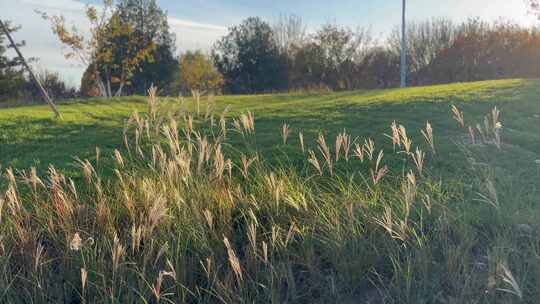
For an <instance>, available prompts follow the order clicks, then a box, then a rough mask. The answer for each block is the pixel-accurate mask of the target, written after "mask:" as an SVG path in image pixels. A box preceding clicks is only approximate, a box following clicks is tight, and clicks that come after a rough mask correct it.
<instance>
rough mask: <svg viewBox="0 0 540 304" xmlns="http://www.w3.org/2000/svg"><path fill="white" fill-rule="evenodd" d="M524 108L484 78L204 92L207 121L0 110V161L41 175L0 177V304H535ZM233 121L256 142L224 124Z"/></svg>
mask: <svg viewBox="0 0 540 304" xmlns="http://www.w3.org/2000/svg"><path fill="white" fill-rule="evenodd" d="M539 96H540V81H538V80H499V81H484V82H474V83H463V84H450V85H440V86H430V87H418V88H408V89H392V90H378V91H357V92H343V93H332V94H314V93H313V94H276V95H258V96H224V97H216V98H215V100H213V101H212V102H207V101H206V100H204V101H203V102H202V104H201V108H202V109H203V110H202V111H203V112H205V110H204V109H205V108H206V107H207V105H210V106H211V107H212V108H213V111H212V113H215V115H216V117H217V118H215V119H214V120H212V119H209V118H204V114H201V115H196V114H188V115H186V110H187V113H194V112H195V109H196V106H195V105H194V102H193V101H192V100H188V101H186V102H185V103H183V102H181V101H180V100H176V99H172V98H168V99H167V98H164V99H161V100H160V101H159V102H158V106H157V107H155V108H154V107H151V106H149V104H147V98H145V97H124V98H117V99H112V100H100V99H93V100H84V101H73V102H70V103H65V104H61V105H60V106H59V108H60V111H61V112H62V114H63V118H62V120H59V121H56V120H54V119H52V114H51V113H50V112H49V110H48V109H47V107H46V106H25V107H14V108H6V109H0V164H1V165H2V167H3V168H7V167H14V168H15V169H17V170H20V169H25V168H28V167H31V166H36V167H37V168H38V170H39V173H38V174H35V173H34V172H28V171H25V172H23V173H21V174H19V172H15V173H12V172H11V171H10V170H4V173H5V174H3V176H2V178H0V190H1V192H0V302H1V303H4V302H5V303H30V302H31V303H55V302H62V301H63V302H64V303H104V302H107V303H109V302H110V303H407V304H417V303H486V304H487V303H490V304H492V303H537V302H538V299H539V298H540V291H539V289H538V286H540V285H539V284H540V222H539V220H538V219H540V204H539V202H540V191H539V190H540V188H539V187H538V180H539V178H540V163H539V161H538V160H539V159H540V155H539V154H540V135H539V134H540V127H539V125H540V124H539V122H540V100H538V98H539ZM452 106H455V107H457V108H458V109H459V110H460V111H462V112H463V114H464V127H460V126H459V124H458V122H457V121H456V120H455V119H454V118H453V117H452V111H451V107H452ZM227 107H228V109H229V111H228V112H227V115H226V116H227V119H226V121H227V123H226V124H225V125H226V126H227V128H225V132H224V129H222V128H221V127H220V119H219V115H220V113H221V112H222V111H223V110H224V109H225V108H227ZM494 107H496V108H497V109H499V110H500V112H501V114H500V121H501V122H502V129H501V128H499V127H500V125H498V124H495V123H494V122H493V120H488V121H485V120H484V119H485V117H486V115H492V114H491V113H493V112H492V109H494ZM149 109H150V110H149ZM147 110H148V113H144V112H146V111H147ZM133 111H139V112H141V114H140V116H139V118H138V120H137V122H134V121H133V120H129V121H130V125H129V128H127V129H126V130H127V131H126V134H127V138H128V142H129V149H126V148H124V146H123V144H122V142H123V132H124V126H125V125H126V121H128V119H129V118H128V117H130V115H131V114H132V113H133ZM247 111H250V112H253V113H254V114H255V125H254V128H255V131H254V132H251V129H250V127H249V123H247V124H244V125H242V124H241V123H240V122H239V123H238V128H235V127H234V122H233V121H234V119H235V118H238V117H241V116H242V115H243V114H245V113H247ZM152 113H156V114H155V115H153V114H152ZM189 115H193V116H192V117H194V123H193V126H192V125H191V124H190V123H189V121H190V119H189V118H188V117H191V116H189ZM394 120H395V121H396V122H397V124H398V125H404V127H405V128H406V133H407V134H406V135H405V134H404V133H405V132H404V131H400V133H399V134H400V135H399V136H398V137H399V138H400V140H399V144H397V145H393V143H392V139H391V138H389V136H386V134H392V132H391V129H390V125H391V123H392V121H394ZM427 121H429V122H430V123H431V125H432V127H433V134H434V142H435V145H434V146H435V149H436V153H434V152H433V151H432V149H431V148H430V145H429V144H428V143H427V142H426V140H424V137H423V135H422V133H421V130H422V129H425V128H426V122H427ZM485 122H486V124H487V125H488V128H486V129H489V130H488V131H486V132H488V133H489V132H491V133H489V134H488V135H485V136H486V138H487V139H486V140H482V136H483V135H482V134H481V133H480V132H479V131H478V130H477V131H475V140H474V142H473V140H472V139H471V137H470V136H469V135H468V129H467V127H468V126H472V127H476V126H477V124H479V125H480V126H483V125H484V123H485ZM284 123H287V124H288V125H289V126H290V133H289V138H288V140H287V142H286V143H284V142H283V141H284V140H283V138H282V136H281V130H282V126H283V124H284ZM156 130H157V131H156ZM343 130H346V133H347V134H350V136H351V137H350V139H351V142H352V143H351V147H350V150H349V149H346V148H344V146H343V145H336V144H335V143H336V142H337V137H336V136H338V134H343V133H341V132H343ZM299 132H302V134H303V138H304V139H305V140H304V141H305V148H306V149H305V151H302V149H301V147H302V145H301V140H300V136H299ZM225 133H226V135H224V134H225ZM320 134H322V136H321V137H319V136H320ZM498 135H501V138H502V140H501V141H500V142H499V141H497V140H496V137H497V136H498ZM340 136H343V135H340ZM323 137H324V138H325V141H324V142H323V140H322V138H323ZM427 137H429V136H427ZM318 138H319V139H318ZM340 138H343V137H340ZM368 138H372V139H374V142H375V144H374V145H375V148H373V150H372V152H370V151H371V148H370V147H371V145H370V144H367V143H366V144H364V143H365V142H366V141H365V140H367V139H368ZM394 138H395V137H394ZM317 140H318V142H317ZM409 140H412V145H411V147H412V149H410V151H406V150H407V148H406V147H407V144H406V143H407V142H409ZM326 143H327V145H326ZM355 143H357V144H359V145H358V146H356V145H355ZM495 143H501V144H500V146H499V147H497V145H496V144H495ZM336 146H339V147H341V148H340V149H338V148H336ZM96 147H99V149H100V151H101V157H100V161H99V162H97V161H96V152H95V151H96ZM114 149H118V150H119V153H116V155H114V153H113V151H114ZM417 149H418V150H417ZM337 151H340V152H337ZM345 151H348V152H350V155H351V157H350V159H347V156H346V155H347V154H346V152H345ZM416 151H418V152H416ZM421 151H424V153H425V154H422V152H421ZM368 155H372V157H371V156H368ZM383 155H384V156H383ZM76 156H78V157H80V158H81V159H88V160H89V161H88V162H85V163H84V164H83V165H82V167H78V166H75V165H73V161H74V158H75V157H76ZM419 160H423V162H421V161H420V162H419ZM98 163H99V165H98ZM49 164H53V165H54V166H55V167H57V168H60V169H61V170H59V171H54V170H51V171H50V172H48V173H46V172H45V170H46V168H47V167H48V165H49ZM79 166H80V165H79ZM64 172H65V173H67V177H75V178H74V181H73V182H72V181H71V180H70V179H66V178H65V176H64V175H63V173H64ZM66 282H68V283H69V284H68V283H66Z"/></svg>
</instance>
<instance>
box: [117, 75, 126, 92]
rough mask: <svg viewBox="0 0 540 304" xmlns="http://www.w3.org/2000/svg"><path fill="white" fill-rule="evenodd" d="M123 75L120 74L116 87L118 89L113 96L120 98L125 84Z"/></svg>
mask: <svg viewBox="0 0 540 304" xmlns="http://www.w3.org/2000/svg"><path fill="white" fill-rule="evenodd" d="M124 75H125V73H124V72H122V75H121V76H120V85H119V86H118V89H117V90H116V93H114V96H116V97H119V96H122V90H123V89H124V85H125V84H126V80H125V76H124Z"/></svg>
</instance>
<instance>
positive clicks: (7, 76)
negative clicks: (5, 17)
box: [0, 21, 26, 98]
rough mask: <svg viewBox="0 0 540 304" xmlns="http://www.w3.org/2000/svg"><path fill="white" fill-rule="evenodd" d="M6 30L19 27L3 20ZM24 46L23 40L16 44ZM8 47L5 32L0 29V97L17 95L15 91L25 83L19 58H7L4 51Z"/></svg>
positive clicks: (14, 30)
mask: <svg viewBox="0 0 540 304" xmlns="http://www.w3.org/2000/svg"><path fill="white" fill-rule="evenodd" d="M4 22H5V26H6V28H7V30H8V31H9V32H10V33H14V32H16V31H17V30H19V29H20V26H13V25H12V24H11V23H10V22H7V21H4ZM17 45H18V46H19V47H22V46H24V42H21V43H19V44H17ZM8 48H9V42H8V41H7V37H6V34H5V33H4V32H3V31H1V30H0V98H7V97H19V96H15V95H16V93H18V92H21V88H22V87H23V86H24V85H25V82H26V80H25V78H24V74H23V71H22V62H21V60H20V58H18V57H15V58H13V59H12V58H9V57H7V55H6V51H7V49H8Z"/></svg>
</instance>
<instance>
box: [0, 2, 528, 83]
mask: <svg viewBox="0 0 540 304" xmlns="http://www.w3.org/2000/svg"><path fill="white" fill-rule="evenodd" d="M407 1H408V18H409V19H410V20H422V19H426V18H430V17H448V18H451V19H453V20H456V21H459V20H464V19H466V18H469V17H476V16H478V17H481V18H483V19H487V20H494V19H496V18H498V17H504V18H507V19H512V20H514V21H517V22H519V23H522V24H534V23H536V22H537V21H536V20H535V19H534V18H533V17H532V16H530V15H528V14H527V9H526V6H525V2H524V0H407ZM87 3H92V4H98V3H100V1H99V0H0V17H1V18H4V19H8V20H13V21H15V22H16V23H18V24H21V25H22V26H23V28H22V30H21V31H20V32H18V33H17V34H16V35H17V36H16V38H17V39H24V40H26V42H27V46H26V47H25V48H24V52H25V53H26V55H27V56H33V57H38V58H40V66H41V67H46V68H48V69H50V70H53V71H57V72H59V73H60V75H61V77H62V78H64V79H65V80H66V81H67V82H69V83H71V84H73V85H77V84H78V83H79V80H80V75H81V74H82V71H83V70H84V67H83V66H81V65H80V64H78V63H77V62H69V61H66V60H65V59H64V58H63V56H62V47H61V45H60V44H59V43H58V41H56V39H55V37H54V36H53V35H52V33H51V32H50V29H49V28H48V26H47V24H46V23H45V22H44V21H43V20H41V19H40V18H38V16H37V15H35V13H34V10H36V9H39V10H42V11H46V12H49V13H51V14H62V15H65V16H66V19H67V20H70V21H71V22H73V23H74V24H76V25H78V26H79V27H81V28H83V29H84V28H86V27H88V25H87V23H86V22H85V18H84V14H83V12H84V5H85V4H87ZM158 3H159V5H160V6H161V7H162V8H164V9H165V10H166V11H167V12H168V14H169V23H170V25H171V29H172V31H173V32H174V33H175V34H176V36H177V48H178V50H180V51H182V50H186V49H203V50H209V49H210V47H211V45H212V44H213V42H214V41H215V40H217V39H218V38H219V37H221V36H223V35H224V34H225V33H226V32H227V27H229V26H232V25H234V24H238V23H239V22H241V21H242V20H243V19H244V18H246V17H249V16H260V17H262V18H264V19H266V20H268V21H270V22H272V21H273V20H275V19H276V18H277V17H278V16H279V15H280V14H295V15H298V16H301V17H302V18H303V21H304V23H305V24H306V25H307V27H308V30H309V31H313V30H314V29H316V28H317V27H318V26H319V25H321V24H324V23H327V22H335V23H338V24H342V25H347V26H350V27H356V26H362V27H370V28H371V29H372V34H373V35H374V36H375V38H377V39H378V40H382V39H383V38H384V37H385V35H386V34H387V33H388V32H389V31H390V30H391V29H392V28H393V27H394V26H396V25H397V24H399V22H400V10H401V0H333V1H324V0H158Z"/></svg>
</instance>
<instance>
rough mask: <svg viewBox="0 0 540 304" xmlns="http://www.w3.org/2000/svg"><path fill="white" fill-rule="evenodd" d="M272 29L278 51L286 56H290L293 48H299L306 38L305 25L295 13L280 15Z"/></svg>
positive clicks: (292, 53) (292, 54)
mask: <svg viewBox="0 0 540 304" xmlns="http://www.w3.org/2000/svg"><path fill="white" fill-rule="evenodd" d="M272 31H273V32H274V39H275V41H276V45H277V47H278V49H279V52H280V53H281V54H282V55H285V56H287V57H288V58H292V57H293V56H294V50H295V49H299V48H300V47H301V46H302V45H303V44H304V43H306V40H307V35H306V26H305V25H304V24H303V22H302V18H301V17H299V16H296V15H280V16H279V18H278V20H277V21H276V22H275V23H274V24H273V26H272Z"/></svg>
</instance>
